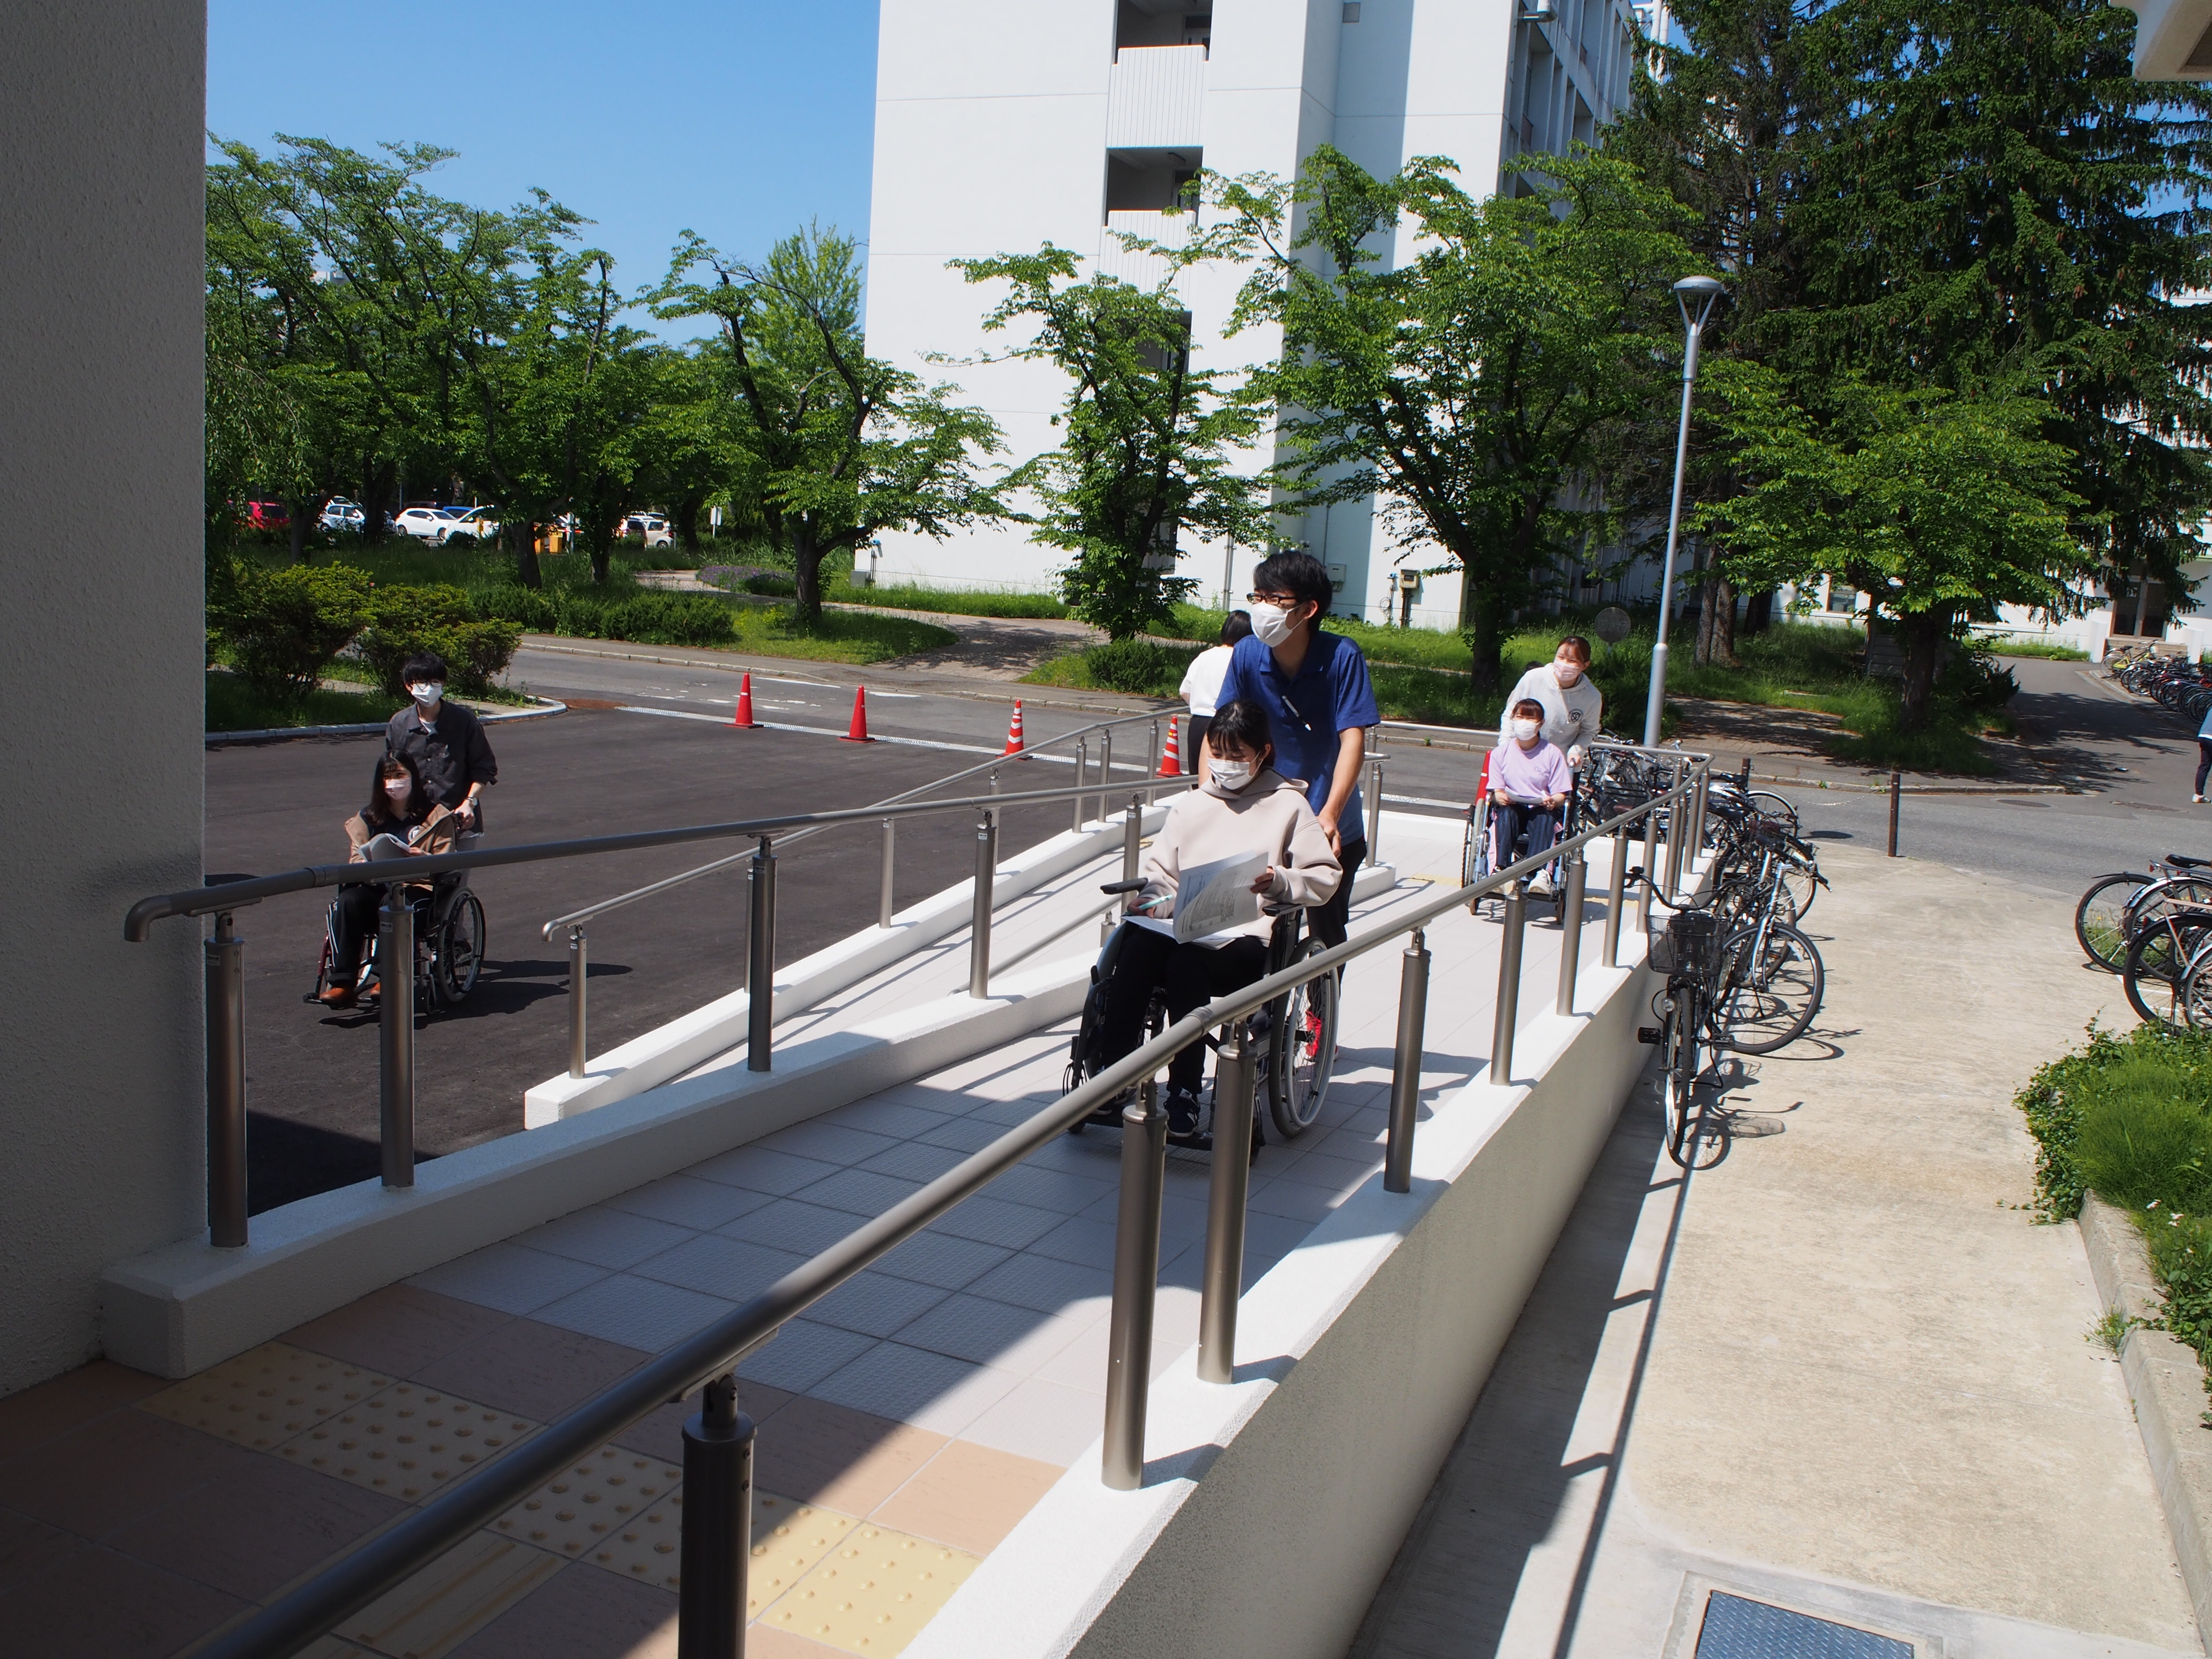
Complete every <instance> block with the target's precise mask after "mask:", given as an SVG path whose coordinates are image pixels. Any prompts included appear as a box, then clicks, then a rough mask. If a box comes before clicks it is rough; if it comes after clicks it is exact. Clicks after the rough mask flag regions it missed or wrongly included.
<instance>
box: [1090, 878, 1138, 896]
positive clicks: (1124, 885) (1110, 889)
mask: <svg viewBox="0 0 2212 1659" xmlns="http://www.w3.org/2000/svg"><path fill="white" fill-rule="evenodd" d="M1098 890H1099V891H1100V892H1102V893H1141V892H1142V891H1144V890H1145V884H1144V883H1143V882H1142V881H1141V880H1138V881H1109V882H1107V883H1105V884H1103V885H1102V886H1100V888H1099V889H1098Z"/></svg>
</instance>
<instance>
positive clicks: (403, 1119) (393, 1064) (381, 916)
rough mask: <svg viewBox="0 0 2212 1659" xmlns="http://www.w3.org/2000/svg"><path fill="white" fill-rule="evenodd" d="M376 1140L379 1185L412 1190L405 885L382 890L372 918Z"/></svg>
mask: <svg viewBox="0 0 2212 1659" xmlns="http://www.w3.org/2000/svg"><path fill="white" fill-rule="evenodd" d="M376 1000H377V1005H378V1006H377V1015H378V1022H377V1023H378V1024H379V1026H380V1030H379V1032H378V1036H379V1039H380V1040H379V1042H378V1044H377V1060H378V1066H377V1100H376V1115H377V1140H378V1143H379V1145H380V1146H381V1148H382V1150H383V1154H384V1158H383V1162H384V1184H385V1187H386V1189H388V1190H392V1191H399V1190H403V1189H404V1188H409V1187H412V1186H413V1185H414V1184H415V913H414V912H413V911H412V910H410V909H409V908H408V907H407V886H406V884H405V883H404V882H398V881H391V882H386V884H384V903H383V906H382V907H381V908H380V909H379V910H378V911H377V913H376Z"/></svg>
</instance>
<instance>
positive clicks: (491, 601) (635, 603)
mask: <svg viewBox="0 0 2212 1659" xmlns="http://www.w3.org/2000/svg"><path fill="white" fill-rule="evenodd" d="M483 605H484V609H485V610H487V611H489V612H490V613H491V614H493V615H494V616H496V617H502V618H504V619H505V620H507V622H510V623H519V624H520V626H522V627H524V628H526V629H531V630H532V631H533V632H536V633H540V634H565V635H568V636H569V637H571V638H574V639H589V640H632V641H636V642H637V643H639V644H641V645H726V644H728V643H729V641H730V640H731V637H732V628H731V624H730V607H729V604H728V602H727V601H726V600H723V599H715V598H714V597H713V596H712V595H711V594H707V593H663V592H653V591H652V590H650V589H643V588H636V587H630V588H621V589H617V590H616V591H615V592H614V593H613V594H610V595H605V596H602V595H600V594H597V593H593V592H590V591H589V590H587V589H580V588H572V587H550V586H548V587H523V586H519V585H518V586H508V587H495V588H491V589H489V590H488V591H486V592H485V593H484V594H483Z"/></svg>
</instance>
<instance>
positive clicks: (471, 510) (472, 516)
mask: <svg viewBox="0 0 2212 1659" xmlns="http://www.w3.org/2000/svg"><path fill="white" fill-rule="evenodd" d="M446 511H447V514H448V515H449V516H448V518H447V521H446V529H445V533H444V534H443V535H441V536H440V537H438V538H437V540H438V541H439V542H440V543H441V544H444V543H446V542H449V541H451V540H453V538H454V537H456V536H459V537H462V538H469V537H474V538H476V539H477V540H478V541H480V542H488V541H489V540H490V539H491V538H493V537H495V536H496V535H498V534H499V520H497V519H496V518H495V517H494V516H493V514H492V509H491V508H489V507H447V509H446Z"/></svg>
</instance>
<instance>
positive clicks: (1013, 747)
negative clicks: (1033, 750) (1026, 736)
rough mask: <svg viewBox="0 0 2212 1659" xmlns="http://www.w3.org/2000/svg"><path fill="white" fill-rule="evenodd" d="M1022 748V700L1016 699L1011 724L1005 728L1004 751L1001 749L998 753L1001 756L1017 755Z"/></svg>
mask: <svg viewBox="0 0 2212 1659" xmlns="http://www.w3.org/2000/svg"><path fill="white" fill-rule="evenodd" d="M1023 747H1024V744H1023V742H1022V700H1021V699H1020V698H1019V697H1016V698H1015V699H1014V720H1013V724H1012V725H1011V726H1008V727H1007V728H1006V747H1005V748H1004V749H1001V750H1000V751H999V752H1000V754H1002V755H1018V754H1020V753H1021V752H1022V750H1023Z"/></svg>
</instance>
